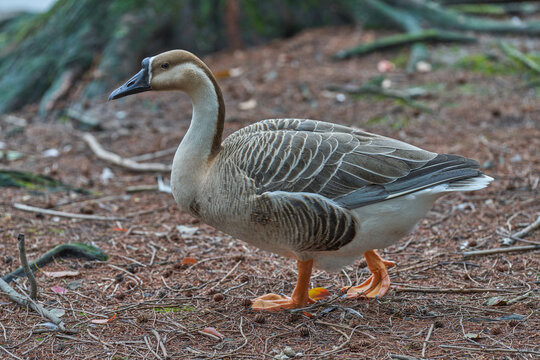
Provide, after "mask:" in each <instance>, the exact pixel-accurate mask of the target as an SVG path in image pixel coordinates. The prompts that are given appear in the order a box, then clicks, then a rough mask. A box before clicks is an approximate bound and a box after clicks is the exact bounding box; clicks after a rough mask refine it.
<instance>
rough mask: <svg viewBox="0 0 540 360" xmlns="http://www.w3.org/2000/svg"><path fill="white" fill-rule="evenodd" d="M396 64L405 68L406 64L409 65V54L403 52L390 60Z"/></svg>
mask: <svg viewBox="0 0 540 360" xmlns="http://www.w3.org/2000/svg"><path fill="white" fill-rule="evenodd" d="M390 61H392V62H393V63H394V65H396V67H398V68H401V69H404V68H405V66H407V63H408V62H409V55H408V54H405V53H402V54H399V55H398V56H396V57H394V58H393V59H392V60H390Z"/></svg>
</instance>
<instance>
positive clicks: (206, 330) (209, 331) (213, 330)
mask: <svg viewBox="0 0 540 360" xmlns="http://www.w3.org/2000/svg"><path fill="white" fill-rule="evenodd" d="M201 331H202V332H204V333H207V334H210V335H214V336H217V337H218V338H220V339H221V340H223V339H224V338H225V335H223V334H222V333H220V332H219V331H217V330H216V328H213V327H205V328H204V329H202V330H201Z"/></svg>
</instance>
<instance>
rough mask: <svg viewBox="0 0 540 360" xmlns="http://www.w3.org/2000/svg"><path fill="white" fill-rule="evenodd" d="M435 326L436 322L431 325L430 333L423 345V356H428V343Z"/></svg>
mask: <svg viewBox="0 0 540 360" xmlns="http://www.w3.org/2000/svg"><path fill="white" fill-rule="evenodd" d="M434 327H435V323H433V324H431V326H430V327H429V330H428V333H427V335H426V339H425V340H424V345H422V357H423V358H424V357H426V349H427V345H428V341H429V338H430V337H431V333H432V332H433V328H434Z"/></svg>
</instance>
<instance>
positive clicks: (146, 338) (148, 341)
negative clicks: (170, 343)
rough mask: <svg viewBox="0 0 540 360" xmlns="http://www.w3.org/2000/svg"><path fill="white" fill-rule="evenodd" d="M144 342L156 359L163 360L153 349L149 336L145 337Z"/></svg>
mask: <svg viewBox="0 0 540 360" xmlns="http://www.w3.org/2000/svg"><path fill="white" fill-rule="evenodd" d="M144 342H145V343H146V347H147V348H148V350H150V352H151V353H152V354H154V356H155V357H156V359H158V360H161V356H159V354H158V353H157V352H155V351H154V349H152V345H151V344H150V340H148V336H144Z"/></svg>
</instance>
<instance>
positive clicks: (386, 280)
mask: <svg viewBox="0 0 540 360" xmlns="http://www.w3.org/2000/svg"><path fill="white" fill-rule="evenodd" d="M364 256H365V258H366V262H367V265H368V268H369V271H371V276H370V277H369V278H368V279H367V280H366V281H364V282H363V283H362V284H360V285H357V286H351V287H349V288H343V289H342V290H347V294H345V298H346V299H352V298H356V297H359V296H365V297H369V298H375V297H382V296H384V294H386V292H387V291H388V290H389V289H390V277H389V276H388V270H387V268H391V267H394V266H396V264H395V263H394V262H393V261H387V260H384V259H383V258H381V257H380V256H379V254H377V253H376V252H375V251H374V250H370V251H367V252H366V253H365V254H364Z"/></svg>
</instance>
